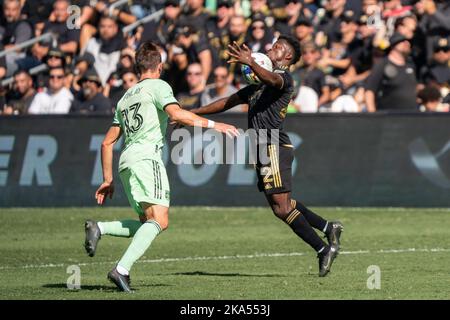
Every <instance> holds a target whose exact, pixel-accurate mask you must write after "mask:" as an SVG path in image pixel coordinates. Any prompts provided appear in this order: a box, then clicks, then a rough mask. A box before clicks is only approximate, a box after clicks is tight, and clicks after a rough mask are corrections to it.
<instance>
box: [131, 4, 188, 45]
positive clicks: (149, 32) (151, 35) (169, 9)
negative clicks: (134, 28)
mask: <svg viewBox="0 0 450 320" xmlns="http://www.w3.org/2000/svg"><path fill="white" fill-rule="evenodd" d="M180 14H181V6H180V0H166V2H165V4H164V14H163V16H162V18H161V19H158V20H153V21H150V22H148V23H146V24H144V27H143V31H142V33H141V34H140V35H139V39H140V43H144V42H145V41H152V42H154V43H157V44H158V45H159V46H161V47H163V48H165V49H167V48H168V46H169V43H170V41H171V40H172V39H170V35H171V34H172V32H173V30H174V28H175V24H176V21H177V19H178V18H179V16H180Z"/></svg>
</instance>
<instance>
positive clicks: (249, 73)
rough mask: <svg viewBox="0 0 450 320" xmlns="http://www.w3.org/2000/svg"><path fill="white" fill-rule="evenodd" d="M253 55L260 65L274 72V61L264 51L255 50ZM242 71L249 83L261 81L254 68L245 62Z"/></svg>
mask: <svg viewBox="0 0 450 320" xmlns="http://www.w3.org/2000/svg"><path fill="white" fill-rule="evenodd" d="M252 57H253V59H255V62H256V63H257V64H258V65H260V66H261V67H263V68H264V69H266V70H268V71H270V72H272V70H273V66H272V61H271V60H270V59H269V57H268V56H266V55H265V54H264V53H259V52H254V53H252ZM241 71H242V75H243V77H244V79H245V81H246V82H247V83H249V84H259V83H261V80H259V79H258V77H257V76H256V74H255V73H254V72H253V70H252V68H250V67H249V66H248V65H246V64H243V65H242V66H241Z"/></svg>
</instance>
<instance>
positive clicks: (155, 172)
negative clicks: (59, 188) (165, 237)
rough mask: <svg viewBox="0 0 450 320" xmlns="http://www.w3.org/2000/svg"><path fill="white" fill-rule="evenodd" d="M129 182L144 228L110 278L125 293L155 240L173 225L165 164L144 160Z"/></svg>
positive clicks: (134, 170)
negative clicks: (131, 275) (135, 267)
mask: <svg viewBox="0 0 450 320" xmlns="http://www.w3.org/2000/svg"><path fill="white" fill-rule="evenodd" d="M125 178H127V177H125V176H124V179H123V181H124V180H127V181H128V184H126V183H125V182H126V181H124V186H125V185H128V186H129V191H127V193H128V192H129V193H130V195H131V198H130V204H131V205H132V206H133V207H134V208H135V211H136V212H137V213H138V214H139V218H140V222H141V223H142V224H141V226H140V227H139V228H138V229H137V231H136V233H135V234H134V237H133V240H132V242H131V244H130V246H129V247H128V249H127V250H126V252H125V253H124V255H123V256H122V258H121V259H120V261H119V262H118V264H117V266H116V267H115V268H114V269H113V270H112V271H111V272H110V273H109V274H108V278H109V279H110V280H111V281H112V282H114V283H115V284H116V285H117V286H118V288H119V289H120V290H122V291H131V289H130V278H129V273H130V270H131V268H132V266H133V265H134V263H135V262H136V261H137V260H139V258H141V257H142V256H143V255H144V253H145V252H146V251H147V249H148V248H149V247H150V245H151V244H152V242H153V240H154V239H155V238H156V237H157V236H158V235H159V234H160V233H161V232H162V231H163V230H165V229H167V227H168V225H169V205H170V188H169V181H168V178H167V173H166V170H165V168H164V165H163V164H162V161H155V160H148V161H140V162H139V163H137V164H136V165H134V166H133V168H132V169H131V170H130V176H129V177H128V179H125Z"/></svg>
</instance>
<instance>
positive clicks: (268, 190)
mask: <svg viewBox="0 0 450 320" xmlns="http://www.w3.org/2000/svg"><path fill="white" fill-rule="evenodd" d="M277 148H278V150H277ZM266 160H268V161H264V162H263V163H261V161H260V159H258V161H257V165H256V173H257V176H258V189H259V191H260V192H264V193H265V194H277V193H286V192H291V191H292V162H293V161H294V148H293V147H292V146H287V145H282V146H280V147H277V146H276V145H269V146H267V158H266ZM267 162H268V163H267Z"/></svg>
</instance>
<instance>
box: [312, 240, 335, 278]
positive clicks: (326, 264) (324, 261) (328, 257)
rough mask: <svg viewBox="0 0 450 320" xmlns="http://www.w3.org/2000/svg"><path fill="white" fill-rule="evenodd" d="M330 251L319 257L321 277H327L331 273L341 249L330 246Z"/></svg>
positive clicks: (320, 254)
mask: <svg viewBox="0 0 450 320" xmlns="http://www.w3.org/2000/svg"><path fill="white" fill-rule="evenodd" d="M328 249H329V250H328V251H326V253H319V254H318V255H317V257H318V258H319V277H325V276H326V275H327V274H328V272H330V269H331V265H332V264H333V261H334V259H336V257H337V255H338V253H339V248H338V247H336V246H334V245H331V246H329V247H328Z"/></svg>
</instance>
